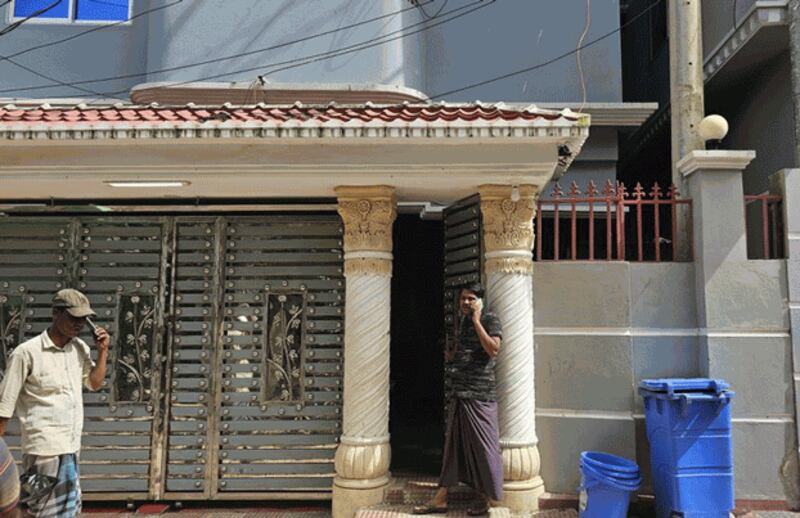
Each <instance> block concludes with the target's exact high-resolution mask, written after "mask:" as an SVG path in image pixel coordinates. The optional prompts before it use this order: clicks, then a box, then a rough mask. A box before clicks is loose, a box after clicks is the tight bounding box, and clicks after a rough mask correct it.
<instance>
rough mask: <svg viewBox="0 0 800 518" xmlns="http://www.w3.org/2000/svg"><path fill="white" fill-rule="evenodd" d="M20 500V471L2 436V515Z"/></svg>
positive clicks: (0, 505)
mask: <svg viewBox="0 0 800 518" xmlns="http://www.w3.org/2000/svg"><path fill="white" fill-rule="evenodd" d="M18 500H19V473H18V472H17V465H16V464H14V457H12V456H11V452H10V451H9V450H8V446H7V445H6V443H5V441H4V440H3V439H2V438H0V516H2V515H4V514H5V513H7V512H9V511H11V510H12V509H14V507H16V506H17V501H18Z"/></svg>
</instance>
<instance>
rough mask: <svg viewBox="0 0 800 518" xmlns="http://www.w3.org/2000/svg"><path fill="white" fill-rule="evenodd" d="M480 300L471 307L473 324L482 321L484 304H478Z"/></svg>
mask: <svg viewBox="0 0 800 518" xmlns="http://www.w3.org/2000/svg"><path fill="white" fill-rule="evenodd" d="M478 300H480V299H478ZM478 300H476V301H475V302H473V303H472V304H471V306H470V307H471V308H472V311H471V313H470V316H471V317H472V322H473V323H476V322H480V321H481V312H482V311H483V307H482V304H479V303H478Z"/></svg>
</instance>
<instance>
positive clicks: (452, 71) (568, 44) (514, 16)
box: [423, 0, 622, 102]
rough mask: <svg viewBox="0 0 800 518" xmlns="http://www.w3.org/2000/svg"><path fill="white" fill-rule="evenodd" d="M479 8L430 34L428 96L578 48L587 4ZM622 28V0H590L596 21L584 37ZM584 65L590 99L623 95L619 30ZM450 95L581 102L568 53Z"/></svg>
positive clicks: (571, 0) (517, 1) (512, 1)
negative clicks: (552, 60)
mask: <svg viewBox="0 0 800 518" xmlns="http://www.w3.org/2000/svg"><path fill="white" fill-rule="evenodd" d="M450 4H453V2H450ZM449 8H450V7H448V9H449ZM429 10H430V9H429ZM479 13H480V14H479V15H478V16H469V17H465V18H462V19H461V20H459V21H457V22H454V23H452V24H446V25H443V26H441V27H439V28H436V29H433V30H432V31H430V32H428V33H425V38H424V47H423V50H424V59H425V65H424V67H423V69H424V71H425V81H424V90H425V91H426V92H427V93H428V94H429V95H434V94H437V93H440V92H446V91H448V90H452V89H456V88H460V87H462V86H464V85H466V84H470V83H474V82H477V81H480V80H482V79H488V78H491V77H495V76H499V75H502V74H505V73H508V72H511V71H514V70H519V69H521V68H526V67H529V66H531V65H532V64H537V63H541V62H544V61H547V60H549V59H552V58H554V57H555V56H558V55H560V54H563V53H565V52H569V51H571V50H575V48H576V47H577V42H578V38H579V37H580V35H581V32H582V31H583V28H584V21H585V16H586V2H585V1H584V0H560V1H558V2H531V1H530V0H503V1H502V2H497V3H495V4H493V5H492V6H490V7H489V8H487V9H483V10H481V11H479ZM618 27H619V2H618V1H617V0H610V1H607V2H592V12H591V27H590V30H589V32H588V34H587V36H586V39H585V42H588V41H590V40H592V39H594V38H597V37H599V36H601V35H603V34H605V33H608V32H611V31H612V30H614V29H616V28H618ZM582 63H583V71H584V74H585V80H586V89H587V98H588V100H589V101H597V102H619V101H621V100H622V72H621V67H622V64H621V55H620V40H619V34H615V35H613V36H611V37H609V38H608V39H606V40H604V41H602V42H600V43H598V44H596V45H593V46H592V47H590V48H588V49H585V50H584V51H583V52H582ZM447 97H448V99H452V100H475V99H480V100H483V101H490V100H499V99H502V100H508V101H531V102H549V101H553V102H561V101H564V102H569V101H580V100H581V97H582V95H581V88H580V80H579V76H578V73H577V70H576V59H575V56H570V57H567V58H565V59H563V60H560V61H558V62H556V63H553V64H551V65H548V66H547V67H544V68H541V69H538V70H534V71H531V72H526V73H524V74H521V75H518V76H515V77H512V78H509V79H504V80H502V81H499V82H496V83H491V84H488V85H486V86H481V87H478V88H473V89H470V90H467V91H465V92H460V93H455V94H452V95H449V96H447Z"/></svg>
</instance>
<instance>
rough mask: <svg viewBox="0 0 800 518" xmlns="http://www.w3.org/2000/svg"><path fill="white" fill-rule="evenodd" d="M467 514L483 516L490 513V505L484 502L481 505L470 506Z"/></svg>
mask: <svg viewBox="0 0 800 518" xmlns="http://www.w3.org/2000/svg"><path fill="white" fill-rule="evenodd" d="M467 514H468V515H470V516H483V515H485V514H489V506H488V505H486V504H484V505H482V506H481V507H477V506H476V507H470V508H469V509H467Z"/></svg>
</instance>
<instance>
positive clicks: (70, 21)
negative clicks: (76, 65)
mask: <svg viewBox="0 0 800 518" xmlns="http://www.w3.org/2000/svg"><path fill="white" fill-rule="evenodd" d="M17 1H18V0H11V3H10V4H8V12H7V15H6V22H7V23H9V24H12V23H16V22H18V21H20V20H24V19H25V17H24V16H14V11H15V10H16V5H17ZM75 1H76V0H67V2H69V7H68V10H67V17H66V18H40V17H36V18H31V19H30V20H28V21H26V22H25V23H26V24H28V23H30V24H35V25H112V24H115V25H119V26H123V27H127V26H130V25H132V22H131V17H132V16H133V2H134V1H135V0H126V1H127V2H128V19H127V20H125V21H120V20H118V21H114V20H109V21H104V20H76V19H75Z"/></svg>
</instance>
